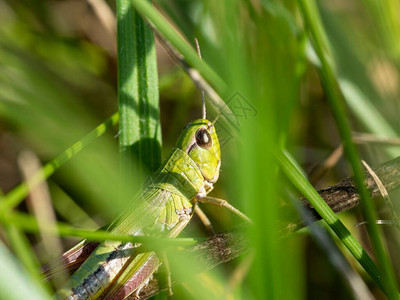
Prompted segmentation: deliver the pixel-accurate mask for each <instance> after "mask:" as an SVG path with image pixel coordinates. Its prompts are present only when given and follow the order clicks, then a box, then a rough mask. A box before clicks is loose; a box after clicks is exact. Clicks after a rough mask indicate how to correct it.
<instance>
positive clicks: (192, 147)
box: [176, 119, 221, 183]
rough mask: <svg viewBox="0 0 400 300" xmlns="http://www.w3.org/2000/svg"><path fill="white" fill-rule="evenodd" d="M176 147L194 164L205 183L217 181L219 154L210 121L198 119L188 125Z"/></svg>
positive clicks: (217, 143)
mask: <svg viewBox="0 0 400 300" xmlns="http://www.w3.org/2000/svg"><path fill="white" fill-rule="evenodd" d="M176 146H177V147H178V148H180V149H182V150H183V151H185V152H186V154H187V155H189V157H190V158H191V159H192V160H193V161H194V162H195V163H196V165H197V166H198V167H199V169H200V171H201V174H202V175H203V177H204V179H205V180H206V181H207V182H209V183H214V182H216V181H217V179H218V176H219V168H220V166H221V152H220V149H219V141H218V137H217V133H216V131H215V128H214V125H213V124H212V123H211V122H210V121H208V120H206V119H198V120H195V121H193V122H191V123H190V124H188V125H187V126H186V128H185V129H184V130H183V132H182V134H181V136H180V138H179V140H178V143H177V145H176Z"/></svg>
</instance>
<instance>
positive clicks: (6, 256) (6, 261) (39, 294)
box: [0, 242, 50, 300]
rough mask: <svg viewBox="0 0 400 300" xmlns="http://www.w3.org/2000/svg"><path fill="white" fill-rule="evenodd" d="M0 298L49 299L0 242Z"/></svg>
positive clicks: (16, 299)
mask: <svg viewBox="0 0 400 300" xmlns="http://www.w3.org/2000/svg"><path fill="white" fill-rule="evenodd" d="M0 270H1V272H0V298H1V299H9V300H14V299H15V300H20V299H32V300H36V299H37V300H44V299H50V298H49V297H48V296H47V295H46V293H45V291H43V290H42V289H41V288H40V286H39V285H37V284H34V282H32V280H31V279H30V278H29V277H27V276H26V273H25V272H24V270H22V268H21V266H20V265H19V264H18V263H17V262H16V261H15V258H14V257H13V256H12V255H11V253H10V252H9V251H8V250H7V248H6V247H5V246H4V245H3V243H1V242H0Z"/></svg>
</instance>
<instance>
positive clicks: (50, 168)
mask: <svg viewBox="0 0 400 300" xmlns="http://www.w3.org/2000/svg"><path fill="white" fill-rule="evenodd" d="M117 122H118V114H117V113H115V114H114V115H112V116H111V117H110V118H109V119H107V120H106V121H105V122H104V123H101V124H100V125H99V126H97V127H96V128H95V129H94V130H93V131H91V132H90V133H89V134H88V135H87V136H85V137H84V138H83V139H81V140H80V141H78V142H76V143H75V144H73V145H72V146H71V147H69V148H68V149H67V150H65V151H64V152H62V153H61V154H60V155H59V156H57V157H56V158H54V159H53V160H52V161H50V162H49V163H47V164H46V165H44V166H43V168H42V169H41V170H40V171H39V172H38V173H36V175H35V176H33V177H32V178H31V179H30V180H29V183H28V182H23V183H21V184H19V185H18V186H17V187H15V188H14V189H12V190H11V191H10V192H9V193H7V195H5V196H4V201H2V202H1V203H0V215H2V214H5V213H6V212H8V211H10V210H12V209H13V208H14V207H16V206H17V205H18V204H19V203H21V201H22V200H24V199H25V197H26V196H27V195H28V193H29V187H35V186H37V185H38V184H40V183H41V182H43V181H44V180H46V179H47V178H49V177H50V176H51V175H53V174H54V172H55V171H56V170H57V169H59V168H60V167H61V166H62V165H63V164H65V163H66V162H67V161H69V160H70V159H71V158H73V157H74V156H75V155H77V154H78V153H79V152H80V151H81V150H83V149H84V148H85V147H87V146H88V145H89V144H90V143H92V142H93V141H95V140H96V139H97V138H98V137H100V136H101V135H103V134H104V133H105V132H106V130H107V129H109V128H111V127H112V126H114V125H115V124H116V123H117Z"/></svg>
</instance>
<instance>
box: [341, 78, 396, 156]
mask: <svg viewBox="0 0 400 300" xmlns="http://www.w3.org/2000/svg"><path fill="white" fill-rule="evenodd" d="M339 85H340V88H341V90H342V91H343V95H344V99H345V101H346V103H347V105H348V106H349V108H350V109H351V111H352V113H353V114H354V115H355V116H356V117H357V118H358V120H359V121H360V122H361V123H362V125H363V126H364V127H365V128H367V130H368V131H369V132H371V133H374V134H376V135H378V136H380V137H398V134H397V133H396V131H395V130H394V129H393V128H392V127H391V126H390V124H389V123H388V122H387V121H386V120H385V118H384V117H383V116H382V115H381V114H380V113H379V111H378V110H377V109H376V107H374V105H373V104H372V103H371V101H370V100H369V99H368V98H367V97H366V96H365V95H364V94H363V93H362V91H360V90H359V89H358V88H357V87H356V86H355V84H353V83H351V82H350V81H348V80H345V79H339ZM383 151H386V152H387V153H388V154H389V155H390V157H391V158H394V157H397V156H398V155H399V148H398V147H384V148H383Z"/></svg>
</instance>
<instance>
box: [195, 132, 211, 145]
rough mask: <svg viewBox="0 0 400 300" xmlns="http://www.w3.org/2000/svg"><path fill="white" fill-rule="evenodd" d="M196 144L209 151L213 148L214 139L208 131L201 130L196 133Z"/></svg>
mask: <svg viewBox="0 0 400 300" xmlns="http://www.w3.org/2000/svg"><path fill="white" fill-rule="evenodd" d="M196 144H197V145H199V146H200V147H201V148H203V149H209V148H210V147H211V146H212V138H211V136H210V134H209V133H208V131H207V129H204V128H201V129H199V130H197V132H196Z"/></svg>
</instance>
